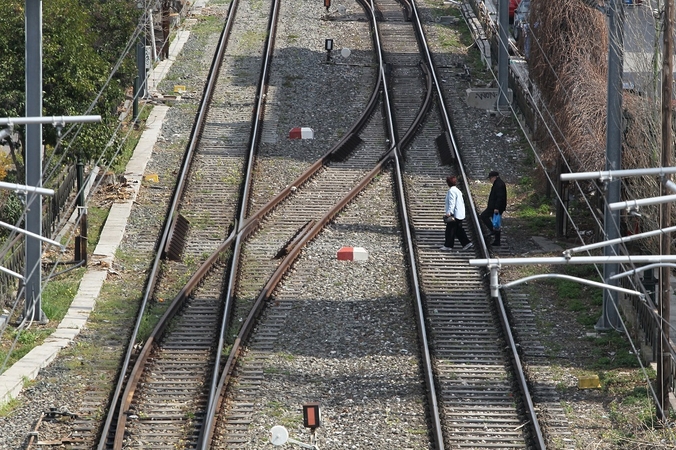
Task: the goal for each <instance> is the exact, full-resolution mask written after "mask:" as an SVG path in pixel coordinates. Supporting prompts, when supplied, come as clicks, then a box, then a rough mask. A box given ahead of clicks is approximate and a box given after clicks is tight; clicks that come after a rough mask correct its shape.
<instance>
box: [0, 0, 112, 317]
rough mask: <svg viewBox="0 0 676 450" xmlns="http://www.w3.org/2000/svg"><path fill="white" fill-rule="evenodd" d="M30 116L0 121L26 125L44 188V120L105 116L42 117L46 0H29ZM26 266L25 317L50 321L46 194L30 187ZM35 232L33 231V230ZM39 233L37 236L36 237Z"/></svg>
mask: <svg viewBox="0 0 676 450" xmlns="http://www.w3.org/2000/svg"><path fill="white" fill-rule="evenodd" d="M25 24H26V117H25V118H17V119H3V120H0V124H8V125H11V124H20V123H23V124H25V125H26V164H25V165H26V184H27V185H28V186H33V187H35V188H38V189H41V188H42V124H44V123H53V124H60V123H66V122H99V121H101V116H79V117H77V116H75V117H63V116H62V117H61V118H60V119H57V118H56V117H51V118H49V117H42V1H41V0H26V11H25ZM26 209H27V212H26V231H27V232H28V233H26V263H25V264H26V266H25V275H24V279H25V287H26V289H25V293H26V294H25V295H26V301H25V305H24V318H25V319H26V320H35V321H38V322H41V323H46V322H47V317H46V316H45V314H44V312H42V295H41V282H42V270H41V263H42V240H41V239H40V238H39V236H42V197H41V195H40V193H39V192H38V191H37V190H36V191H28V190H27V191H26ZM29 233H32V234H29ZM34 236H35V237H34Z"/></svg>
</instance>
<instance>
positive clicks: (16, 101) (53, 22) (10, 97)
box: [0, 0, 140, 177]
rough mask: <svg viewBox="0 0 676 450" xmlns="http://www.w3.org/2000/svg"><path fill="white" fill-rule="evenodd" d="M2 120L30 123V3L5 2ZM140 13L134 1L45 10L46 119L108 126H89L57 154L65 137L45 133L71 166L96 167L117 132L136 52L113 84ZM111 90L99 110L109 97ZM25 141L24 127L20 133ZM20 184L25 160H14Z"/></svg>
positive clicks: (58, 2) (70, 1)
mask: <svg viewBox="0 0 676 450" xmlns="http://www.w3.org/2000/svg"><path fill="white" fill-rule="evenodd" d="M0 7H1V8H2V10H3V11H5V13H4V14H3V15H2V16H0V85H1V86H2V87H3V88H2V90H0V117H19V116H24V115H25V87H24V86H25V82H24V80H25V55H24V51H25V50H24V49H25V9H24V0H20V1H19V0H0ZM139 15H140V11H139V10H138V9H137V8H136V4H135V1H131V0H117V1H114V0H109V1H104V0H100V1H94V0H50V1H48V2H44V3H43V14H42V17H43V19H42V20H43V24H42V34H43V51H42V53H43V59H42V65H43V67H42V76H43V113H42V114H43V115H44V116H61V115H81V114H99V115H101V116H102V119H103V123H102V124H95V125H86V126H83V127H82V131H81V132H80V133H78V134H77V137H75V138H73V136H74V135H69V139H74V140H71V141H69V142H67V143H62V144H63V145H58V146H57V140H58V136H57V130H55V129H54V127H51V126H45V127H44V128H43V139H44V143H45V145H46V146H47V147H51V148H55V149H56V151H57V152H63V151H64V149H66V148H69V149H70V150H69V152H68V153H69V154H68V155H65V157H66V159H67V160H73V159H75V158H76V157H77V156H78V155H80V156H82V157H83V158H84V159H85V160H90V159H91V158H94V157H96V156H97V155H99V154H100V153H101V151H102V150H103V148H104V147H105V145H106V144H107V143H108V142H109V140H110V136H111V135H112V129H113V127H114V126H115V125H116V117H117V106H118V105H119V104H120V103H121V102H122V101H123V99H124V87H125V86H128V85H130V84H131V83H130V80H131V79H132V77H133V70H135V69H133V67H134V61H135V56H134V52H131V53H130V55H129V56H128V57H127V58H126V59H125V63H124V64H123V65H122V70H120V71H118V72H116V73H115V76H114V77H113V78H112V80H110V81H109V82H108V84H107V85H106V82H107V80H108V77H109V74H110V72H111V70H112V68H113V67H114V64H115V63H116V62H117V61H118V59H119V57H120V55H121V54H122V51H123V50H124V45H125V44H126V43H127V41H128V40H129V38H130V37H131V36H132V34H133V30H134V28H135V27H136V24H137V21H138V16H139ZM104 86H107V87H106V88H105V90H104V91H103V92H102V95H101V96H100V98H99V99H98V100H97V102H96V104H95V105H94V107H93V109H91V110H90V109H89V108H90V107H91V105H92V103H93V102H94V101H95V100H96V96H97V94H98V93H99V91H101V89H103V88H104ZM17 131H18V132H19V135H20V141H23V134H22V133H23V131H24V130H23V127H18V128H17ZM20 148H23V146H21V147H20ZM12 156H13V159H14V162H15V165H16V167H17V171H18V172H19V176H20V177H23V169H22V165H21V163H22V158H21V156H20V155H12Z"/></svg>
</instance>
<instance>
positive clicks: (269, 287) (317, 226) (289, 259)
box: [198, 2, 437, 449]
mask: <svg viewBox="0 0 676 450" xmlns="http://www.w3.org/2000/svg"><path fill="white" fill-rule="evenodd" d="M360 3H362V6H364V8H365V9H366V10H367V11H371V17H372V20H371V21H370V23H371V28H372V30H375V31H374V32H373V39H374V44H375V46H376V48H377V49H378V54H379V62H380V67H381V69H382V68H383V67H384V65H383V64H382V61H383V59H382V51H381V47H380V43H379V37H378V33H377V24H376V19H375V14H374V13H373V8H372V5H368V4H367V3H365V2H360ZM423 71H424V72H425V74H426V75H427V77H426V79H427V86H428V94H427V96H426V99H425V101H424V103H423V108H421V110H420V111H419V113H418V115H417V117H416V119H415V120H414V122H413V124H412V126H411V127H410V128H409V130H408V131H407V133H406V135H405V138H406V140H407V141H408V140H410V139H411V138H412V136H413V134H414V133H415V131H416V130H417V128H418V127H419V126H420V124H421V122H422V120H423V119H424V117H425V115H426V113H427V111H429V108H430V107H431V102H432V99H433V97H432V94H431V93H432V89H431V78H430V77H429V71H428V70H425V68H423ZM381 84H382V85H383V86H384V88H383V91H384V94H385V97H386V98H387V97H388V96H387V83H386V81H385V74H384V70H380V71H379V79H378V83H377V85H376V89H375V90H374V94H373V96H372V98H371V101H370V103H369V106H368V107H367V111H365V113H364V114H363V115H362V118H361V119H360V120H359V121H358V123H357V124H355V126H354V127H353V129H352V130H351V131H349V132H348V133H346V135H345V136H344V138H343V139H342V140H341V141H340V142H339V143H337V144H336V145H335V146H334V149H333V150H331V151H329V153H327V155H325V156H324V157H323V158H322V159H321V160H319V161H317V162H315V163H314V164H313V165H312V166H311V167H310V168H309V169H308V170H307V171H306V172H305V173H304V174H302V175H301V176H300V177H299V178H298V179H297V180H296V181H295V182H294V183H291V184H290V185H289V186H287V187H286V188H285V189H284V190H283V191H282V192H280V194H278V195H277V197H275V198H274V199H273V200H272V201H271V202H269V203H268V204H267V205H265V206H263V207H262V208H261V209H260V210H259V211H258V212H257V213H256V214H255V215H254V216H252V217H250V219H249V221H248V222H246V223H244V224H243V226H242V228H241V235H248V234H249V233H250V232H252V231H253V229H254V226H253V225H255V224H257V223H258V221H259V220H260V218H261V217H262V215H264V214H266V213H267V212H269V211H270V210H271V209H272V208H273V207H274V205H273V203H274V204H277V203H278V202H279V201H281V200H282V197H286V196H288V193H290V192H292V190H293V188H297V187H298V186H300V185H301V184H302V183H304V182H305V181H307V180H308V179H309V178H311V176H312V174H314V173H316V172H317V171H318V170H319V168H321V167H323V165H324V164H325V163H326V161H327V160H330V159H331V157H332V156H333V155H334V154H335V151H337V150H339V149H340V148H341V147H342V145H343V143H344V141H345V140H346V139H349V138H350V136H351V135H352V134H353V133H356V128H357V127H361V126H363V125H364V124H365V122H366V119H367V117H368V116H369V115H370V114H371V112H372V111H373V109H374V108H375V105H376V101H377V95H376V94H377V92H378V91H379V90H380V85H381ZM388 101H389V99H387V100H386V101H385V102H384V103H385V104H386V107H385V108H386V111H385V116H386V117H387V118H388V119H390V120H389V121H388V124H390V126H389V128H390V136H391V137H392V136H393V135H394V132H393V130H394V126H393V121H392V120H391V117H392V114H391V111H390V108H389V107H388V106H387V102H388ZM397 147H398V146H397V145H396V143H395V145H394V146H393V147H391V148H390V149H389V150H388V153H387V154H386V155H384V157H383V158H381V160H380V162H379V163H378V164H377V165H376V168H374V169H373V170H372V171H371V172H370V173H369V174H368V175H367V176H365V177H364V178H363V179H362V181H361V182H360V183H359V184H358V185H357V186H356V187H355V188H353V189H352V190H351V191H350V192H349V193H348V194H347V195H346V196H345V197H344V198H343V199H342V200H341V201H340V202H338V203H337V204H336V205H335V206H334V207H333V208H332V209H331V210H330V211H329V212H327V213H326V214H325V215H324V216H323V217H322V219H320V220H319V221H317V222H314V223H312V224H311V227H310V229H309V231H307V232H305V233H303V234H302V235H301V236H299V237H297V239H296V241H295V244H294V245H293V246H292V248H291V249H290V250H289V253H288V254H287V256H286V257H285V259H284V261H283V262H282V263H281V264H280V266H279V267H278V268H277V270H276V271H275V273H274V274H273V275H272V276H271V277H270V279H269V281H268V283H267V284H266V286H265V287H264V288H263V289H262V291H261V294H260V295H259V297H258V298H257V300H256V301H255V303H254V305H253V306H252V308H251V310H250V312H249V316H248V317H247V319H246V321H245V322H244V324H243V326H242V328H241V329H240V333H239V334H238V337H237V338H236V340H235V342H234V344H233V346H232V347H231V350H230V355H229V358H228V360H227V362H226V364H225V366H224V368H223V370H222V372H221V379H220V381H219V383H218V387H217V389H216V391H215V392H214V393H213V398H214V399H215V400H216V405H217V408H212V409H210V410H209V412H208V414H209V417H207V418H206V421H207V423H208V424H209V426H204V427H203V428H202V432H203V433H204V434H200V437H199V440H198V448H200V449H206V448H208V446H209V445H210V444H211V439H212V436H213V431H214V427H215V421H214V419H215V414H216V412H217V410H218V409H219V408H220V405H221V402H222V393H223V388H224V386H226V385H227V383H228V381H229V378H230V376H231V373H232V370H234V366H235V363H236V361H237V358H238V357H239V354H240V352H241V345H242V342H244V341H246V339H247V338H248V336H249V334H250V332H251V329H252V328H253V325H254V323H255V322H256V320H257V318H258V316H259V314H260V312H261V310H262V307H263V305H264V303H265V301H266V300H267V299H269V298H270V296H271V295H272V292H273V291H274V289H275V287H276V286H277V284H278V283H279V282H280V281H281V279H282V277H283V275H284V274H285V273H286V272H287V271H288V269H289V268H290V267H291V265H292V264H293V262H294V261H295V259H296V258H297V257H298V255H299V252H300V250H301V249H302V248H303V247H304V246H305V245H306V244H307V242H309V241H310V240H311V239H313V238H314V237H315V236H316V235H317V234H318V233H319V232H320V231H321V230H322V229H323V228H324V226H325V225H326V223H328V222H329V221H330V220H331V219H332V218H333V217H334V216H335V215H336V214H337V213H338V212H339V211H340V210H342V209H343V208H344V207H345V205H347V203H349V202H350V201H351V200H352V199H353V198H354V197H355V196H356V195H358V194H359V193H360V192H361V191H362V190H363V189H364V188H365V187H366V186H367V185H368V184H369V183H370V181H371V180H372V179H373V177H375V175H377V174H378V173H380V172H381V171H382V168H383V167H384V165H385V164H386V163H387V161H388V159H390V158H391V157H393V156H394V155H395V154H396V153H397ZM221 347H222V346H221ZM430 367H431V364H430ZM431 386H432V392H434V386H433V383H432V384H431ZM435 410H437V408H435Z"/></svg>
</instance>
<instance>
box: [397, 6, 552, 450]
mask: <svg viewBox="0 0 676 450" xmlns="http://www.w3.org/2000/svg"><path fill="white" fill-rule="evenodd" d="M407 1H408V2H410V5H411V10H412V13H413V20H414V21H415V22H416V24H417V26H416V29H417V30H419V34H420V35H419V39H420V42H421V48H422V50H423V51H424V53H425V56H426V60H427V64H429V66H430V67H432V68H433V70H432V77H433V78H434V84H435V86H436V88H437V95H438V98H439V111H440V113H441V115H442V118H443V121H444V126H445V127H446V130H447V131H448V135H449V136H450V139H451V143H452V145H453V151H454V153H455V155H456V161H457V167H458V168H459V170H460V173H461V176H462V179H463V180H467V174H466V173H465V169H464V164H463V163H462V157H461V155H460V151H459V148H458V145H457V142H456V140H455V137H454V132H453V126H452V124H451V120H450V115H449V113H448V110H447V108H446V100H445V97H444V94H443V91H442V90H441V84H440V83H439V80H438V78H437V75H436V65H435V64H434V60H433V59H432V55H431V54H430V51H429V47H428V46H427V40H426V38H425V31H424V29H423V27H422V23H421V21H420V15H419V14H418V6H417V3H416V1H415V0H407ZM463 184H465V183H463ZM465 189H466V193H467V194H468V195H467V198H468V199H469V204H470V208H469V209H470V212H471V216H472V222H473V225H474V229H475V230H476V235H477V236H481V225H480V223H479V217H478V214H477V208H476V205H475V204H474V199H473V198H472V196H471V195H469V194H470V193H469V187H468V186H467V185H466V184H465ZM475 241H476V240H475ZM478 241H480V243H481V247H480V250H481V252H482V254H483V255H486V256H487V255H488V248H487V247H486V242H485V240H484V239H479V240H478ZM475 245H476V244H475ZM484 270H485V269H484ZM493 300H494V301H495V303H496V306H497V308H498V311H500V315H499V316H500V321H501V324H502V328H503V332H504V334H505V337H506V339H507V342H508V343H509V348H510V356H511V358H512V364H513V365H514V368H515V372H516V376H517V380H518V385H519V388H520V389H521V394H522V397H523V400H524V403H525V406H526V413H527V416H528V418H529V425H530V428H531V430H532V433H531V434H532V435H533V436H534V441H535V444H536V445H537V446H538V448H540V449H546V448H547V447H546V444H545V440H544V437H543V435H542V430H541V428H540V424H539V421H538V417H537V412H536V411H535V406H534V405H533V399H532V396H531V394H530V389H529V387H528V380H527V379H526V376H525V374H524V371H523V366H522V364H521V358H520V356H519V352H518V349H517V346H516V342H515V340H514V336H513V335H512V331H511V325H510V323H509V318H508V316H507V312H506V309H505V305H504V302H503V299H502V296H501V295H500V293H499V292H498V296H497V297H494V298H493Z"/></svg>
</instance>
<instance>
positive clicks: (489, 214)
mask: <svg viewBox="0 0 676 450" xmlns="http://www.w3.org/2000/svg"><path fill="white" fill-rule="evenodd" d="M479 219H481V221H482V222H483V223H484V225H486V228H488V231H490V232H491V233H492V232H493V210H492V209H491V210H490V211H489V210H487V209H484V210H483V212H482V213H481V214H479Z"/></svg>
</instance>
